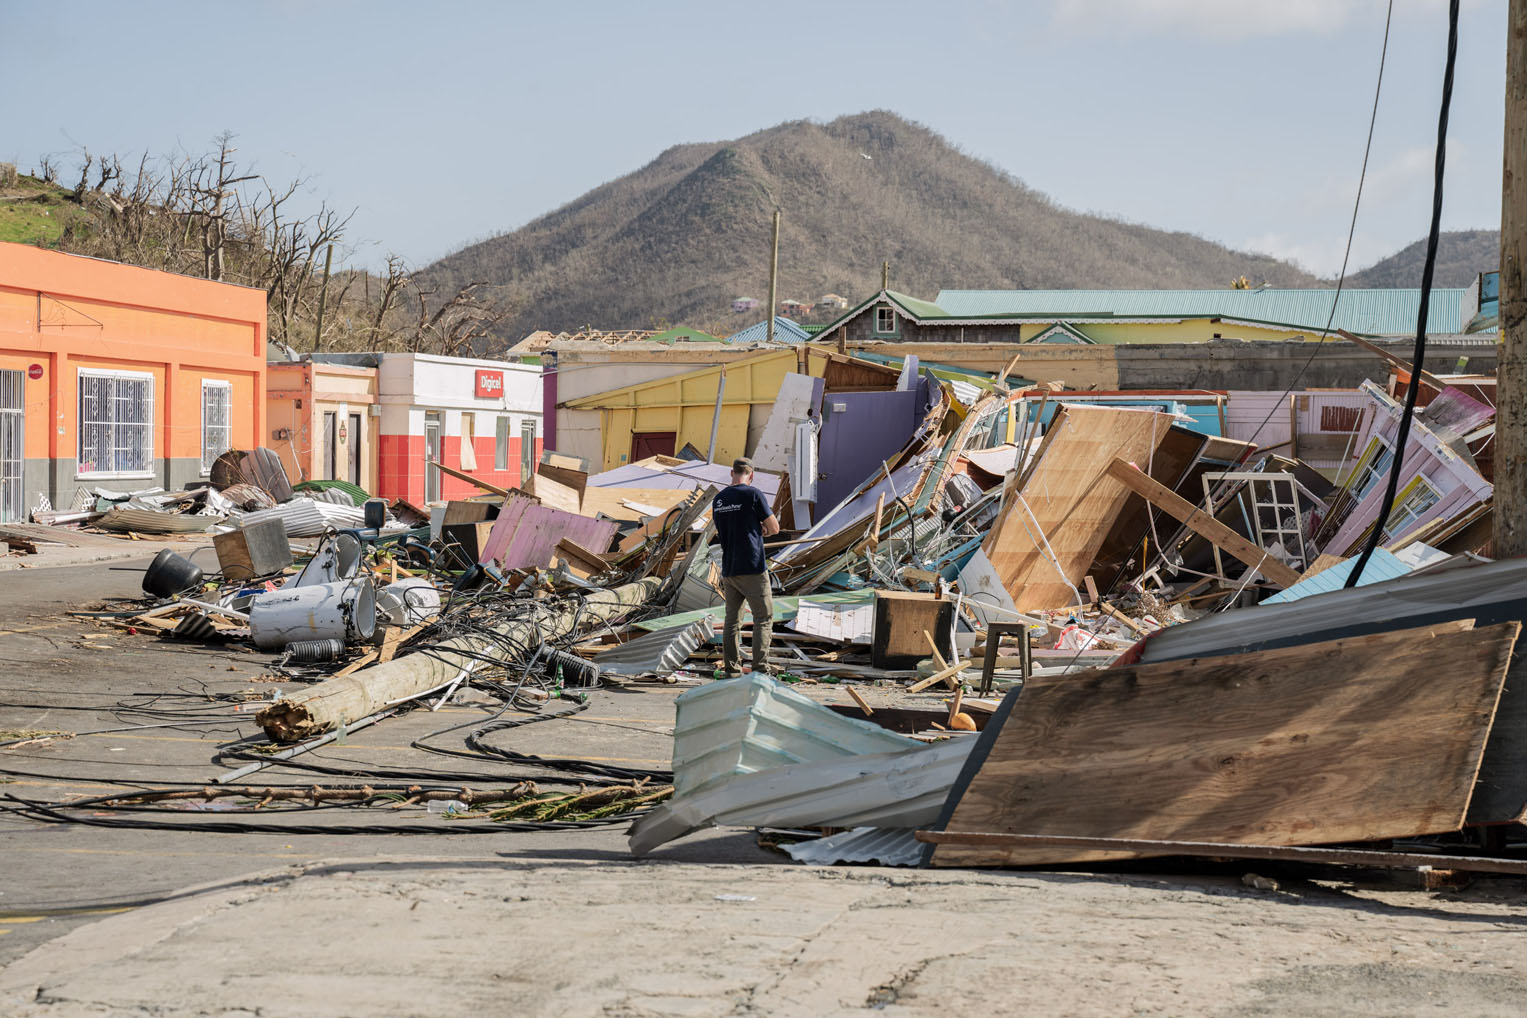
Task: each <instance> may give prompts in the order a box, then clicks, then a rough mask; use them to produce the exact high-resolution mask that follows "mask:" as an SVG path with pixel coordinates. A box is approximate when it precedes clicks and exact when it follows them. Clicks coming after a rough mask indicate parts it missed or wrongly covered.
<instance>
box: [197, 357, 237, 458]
mask: <svg viewBox="0 0 1527 1018" xmlns="http://www.w3.org/2000/svg"><path fill="white" fill-rule="evenodd" d="M232 448H233V386H232V384H230V383H228V382H214V381H211V380H209V379H203V380H202V383H201V472H202V473H204V474H208V473H211V472H212V463H213V461H214V460H216V459H217V458H218V457H219V456H221V455H222V454H223V453H225V452H227V451H228V450H229V449H232Z"/></svg>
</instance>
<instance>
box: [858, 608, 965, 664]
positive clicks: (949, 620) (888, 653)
mask: <svg viewBox="0 0 1527 1018" xmlns="http://www.w3.org/2000/svg"><path fill="white" fill-rule="evenodd" d="M953 621H954V602H952V601H945V600H943V599H941V598H938V597H935V596H934V595H933V594H920V593H914V592H908V591H900V590H880V591H876V592H875V631H874V636H873V637H872V639H871V642H870V653H871V657H872V659H873V660H874V663H875V667H876V668H890V669H897V668H912V667H915V666H916V664H917V662H918V661H920V660H922V659H923V658H925V657H930V656H931V655H932V653H933V651H932V649H931V648H930V647H929V646H928V637H927V636H926V635H925V634H928V633H931V634H933V638H934V639H935V640H936V641H937V642H938V646H939V652H940V653H941V654H943V655H945V660H952V659H953V657H954V646H953V644H951V643H950V639H951V637H950V631H951V629H952V624H953Z"/></svg>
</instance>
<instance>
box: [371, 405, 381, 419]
mask: <svg viewBox="0 0 1527 1018" xmlns="http://www.w3.org/2000/svg"><path fill="white" fill-rule="evenodd" d="M368 412H369V413H370V415H371V416H372V417H380V416H382V404H380V403H373V404H371V406H370V407H369V408H368Z"/></svg>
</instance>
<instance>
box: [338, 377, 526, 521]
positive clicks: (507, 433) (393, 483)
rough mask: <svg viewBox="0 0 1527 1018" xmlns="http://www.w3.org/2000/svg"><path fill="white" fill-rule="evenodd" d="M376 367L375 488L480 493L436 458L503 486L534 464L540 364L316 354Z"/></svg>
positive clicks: (441, 495)
mask: <svg viewBox="0 0 1527 1018" xmlns="http://www.w3.org/2000/svg"><path fill="white" fill-rule="evenodd" d="M313 359H314V360H322V361H326V362H329V363H339V364H354V365H357V366H371V367H375V368H376V370H377V402H376V405H375V407H374V410H373V412H374V413H376V414H378V415H379V416H380V421H379V424H380V428H379V433H378V440H377V461H378V462H377V491H376V494H378V495H381V496H382V497H384V498H405V499H408V500H409V501H410V502H414V503H415V504H423V503H424V502H432V501H436V500H439V499H449V498H461V497H464V496H467V495H479V494H482V489H480V488H476V487H474V486H473V485H471V484H470V483H468V482H466V481H462V480H458V479H457V478H454V477H451V476H450V475H449V474H446V473H444V472H443V471H440V470H436V469H434V468H433V467H429V466H428V464H429V463H431V462H435V463H442V464H444V465H445V466H448V467H452V468H454V469H456V470H460V471H463V472H465V473H469V474H471V475H472V476H473V477H477V478H480V479H481V480H484V481H486V482H488V483H489V484H493V485H497V486H498V487H501V488H513V487H517V486H519V485H520V484H521V483H522V482H523V481H524V480H526V479H528V477H529V476H530V475H531V474H533V473H534V472H535V466H536V463H537V462H538V461H539V460H540V456H541V447H542V443H543V440H544V438H543V437H544V435H545V429H544V427H543V426H542V423H541V408H542V395H541V367H540V365H539V364H520V363H515V362H511V361H495V360H482V359H477V358H471V357H442V356H438V355H436V354H424V353H361V354H317V355H314V357H313Z"/></svg>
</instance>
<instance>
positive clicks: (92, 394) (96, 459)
mask: <svg viewBox="0 0 1527 1018" xmlns="http://www.w3.org/2000/svg"><path fill="white" fill-rule="evenodd" d="M153 469H154V376H153V375H148V374H142V373H140V372H134V371H81V372H80V373H79V452H78V468H77V472H78V473H79V475H80V476H81V477H87V476H92V475H111V474H117V475H123V476H141V477H149V476H152V475H153Z"/></svg>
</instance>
